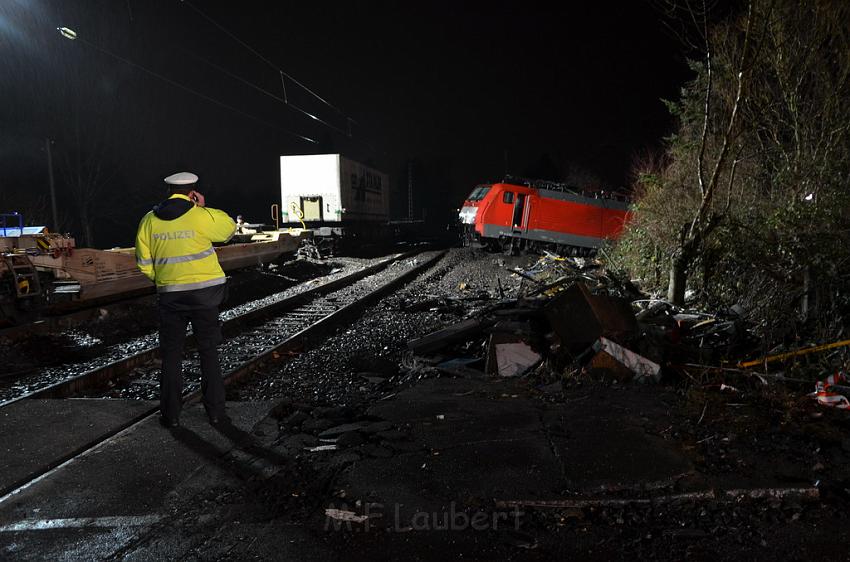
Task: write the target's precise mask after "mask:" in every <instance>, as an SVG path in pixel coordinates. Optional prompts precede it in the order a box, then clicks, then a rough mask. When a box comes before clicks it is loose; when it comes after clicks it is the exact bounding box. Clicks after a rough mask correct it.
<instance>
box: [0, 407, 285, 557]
mask: <svg viewBox="0 0 850 562" xmlns="http://www.w3.org/2000/svg"><path fill="white" fill-rule="evenodd" d="M270 407H271V405H270V404H268V403H262V402H246V403H234V404H228V411H229V412H230V415H231V418H232V419H233V426H234V429H233V430H231V431H229V432H222V431H219V430H217V429H215V428H213V427H211V426H210V425H209V424H208V423H207V421H206V416H205V414H204V411H203V408H202V407H201V406H199V405H194V406H189V407H187V408H186V409H185V411H184V414H183V415H182V416H181V421H182V422H183V426H182V427H181V428H179V429H177V430H165V429H163V428H162V427H160V426H159V423H158V420H157V419H156V417H151V418H149V419H147V420H145V421H144V422H142V423H141V424H139V425H137V426H135V427H133V428H131V429H129V430H127V431H125V432H122V433H119V434H118V435H116V436H115V437H114V438H113V439H112V440H110V441H109V442H108V443H107V444H105V445H103V446H100V447H98V448H96V449H94V450H92V451H90V452H89V453H87V454H84V455H83V456H81V457H78V458H76V459H74V460H73V461H71V462H69V463H67V464H66V465H64V466H62V467H61V469H59V470H55V471H53V472H51V473H48V474H47V475H46V476H45V477H43V478H42V479H41V480H39V481H37V482H36V483H34V484H33V485H31V486H29V487H27V488H26V489H23V490H22V491H20V492H19V493H17V494H15V495H14V496H12V497H8V498H7V499H6V500H5V501H3V502H2V503H0V553H2V556H0V558H2V557H4V556H10V557H14V558H15V559H20V560H42V559H51V560H75V559H92V558H101V557H107V556H113V555H115V554H116V553H119V552H121V551H122V550H123V549H125V548H127V547H128V546H131V545H133V544H134V542H136V541H138V540H139V539H140V537H143V536H144V535H145V534H146V532H147V531H148V530H150V529H151V528H153V527H156V526H157V525H159V524H161V522H162V521H164V520H167V516H169V505H170V504H171V503H173V502H174V501H176V500H180V499H182V500H185V499H186V498H189V497H191V496H192V494H195V493H198V492H199V491H202V490H203V489H205V486H207V485H210V484H211V483H215V485H218V486H221V485H227V482H238V481H239V479H240V477H241V476H242V475H241V474H240V472H241V471H244V472H247V473H251V472H252V471H254V470H255V468H254V467H252V466H251V463H253V462H254V461H255V460H257V459H256V457H255V455H252V454H251V453H240V452H239V446H240V444H238V443H235V441H238V440H240V439H241V438H243V437H247V433H244V432H247V431H250V429H251V428H252V427H253V426H254V425H255V424H256V423H257V422H258V421H260V420H261V419H263V418H264V417H265V416H266V414H267V413H268V411H269V409H270ZM202 466H203V467H209V470H207V471H203V473H204V474H205V475H207V476H208V478H207V479H206V480H204V479H201V480H193V479H192V478H190V477H191V476H192V475H193V474H194V473H195V472H196V471H197V470H198V468H199V467H202ZM261 468H262V467H260V468H257V469H256V470H261ZM184 483H186V486H181V485H182V484H184ZM186 544H191V542H187V543H186Z"/></svg>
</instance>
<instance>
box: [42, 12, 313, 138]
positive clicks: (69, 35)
mask: <svg viewBox="0 0 850 562" xmlns="http://www.w3.org/2000/svg"><path fill="white" fill-rule="evenodd" d="M56 29H57V30H58V31H59V32H60V33H61V34H62V36H63V37H66V38H67V39H71V40H74V41H79V42H81V43H82V44H84V45H86V46H87V47H91V48H92V49H94V50H95V51H97V52H99V53H101V54H104V55H107V56H109V57H112V58H114V59H116V60H119V61H121V62H123V63H124V64H127V65H130V66H132V67H133V68H136V69H138V70H141V71H142V72H144V73H146V74H148V75H150V76H153V77H155V78H158V79H159V80H162V81H163V82H166V83H168V84H170V85H172V86H174V87H176V88H180V89H181V90H184V91H186V92H189V93H191V94H193V95H195V96H198V97H200V98H202V99H204V100H206V101H208V102H210V103H213V104H215V105H218V106H220V107H224V108H225V109H229V110H230V111H233V112H235V113H238V114H239V115H242V116H243V117H247V118H249V119H252V120H254V121H257V122H258V123H261V124H263V125H265V126H267V127H270V128H272V129H276V130H278V131H281V132H283V133H286V134H288V135H292V136H294V137H296V138H299V139H301V140H304V141H307V142H310V143H312V144H318V141H317V140H315V139H311V138H310V137H306V136H304V135H301V134H299V133H296V132H293V131H290V130H289V129H284V128H283V127H280V126H278V125H275V124H274V123H270V122H268V121H266V120H264V119H261V118H259V117H257V116H255V115H251V114H250V113H247V112H245V111H242V110H241V109H239V108H237V107H234V106H232V105H230V104H227V103H225V102H223V101H221V100H218V99H216V98H213V97H211V96H208V95H207V94H205V93H203V92H200V91H198V90H196V89H194V88H191V87H189V86H186V85H185V84H181V83H180V82H177V81H176V80H172V79H171V78H169V77H167V76H164V75H162V74H160V73H158V72H155V71H153V70H151V69H149V68H147V67H145V66H142V65H141V64H139V63H137V62H134V61H132V60H130V59H128V58H126V57H123V56H121V55H119V54H117V53H113V52H112V51H110V50H109V49H106V48H104V47H101V46H100V45H97V44H95V43H92V42H91V41H88V40H86V39H84V38H82V37H80V36H79V35H77V33H76V32H73V31H72V30H70V29H68V28H67V27H57V28H56Z"/></svg>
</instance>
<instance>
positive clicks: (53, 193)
mask: <svg viewBox="0 0 850 562" xmlns="http://www.w3.org/2000/svg"><path fill="white" fill-rule="evenodd" d="M51 144H53V141H52V140H50V137H48V138H46V139H44V150H45V152H47V177H48V178H49V180H50V207H51V210H52V211H53V225H52V226H53V232H59V213H57V212H56V183H55V181H54V180H53V152H51V150H50V145H51Z"/></svg>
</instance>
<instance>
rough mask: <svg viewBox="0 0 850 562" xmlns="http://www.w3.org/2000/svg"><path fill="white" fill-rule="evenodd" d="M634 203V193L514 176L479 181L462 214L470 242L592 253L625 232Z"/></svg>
mask: <svg viewBox="0 0 850 562" xmlns="http://www.w3.org/2000/svg"><path fill="white" fill-rule="evenodd" d="M630 206H631V202H630V200H629V198H628V197H626V196H625V195H623V194H620V193H616V192H605V191H581V190H578V189H575V188H572V187H568V186H566V185H563V184H558V183H554V182H545V181H532V180H517V179H510V180H505V181H502V182H498V183H494V184H485V185H479V186H477V187H476V188H475V189H474V190H473V191H472V193H470V195H469V197H468V198H467V200H466V201H465V202H464V204H463V207H462V208H461V210H460V213H459V218H460V221H461V223H462V226H463V228H464V232H465V234H464V240H465V242H466V243H467V244H469V243H483V244H485V245H488V246H490V247H495V248H502V249H508V248H510V249H519V248H529V249H534V248H552V249H554V250H556V251H558V252H560V253H564V254H568V255H591V254H593V253H595V252H596V250H597V249H599V248H600V247H602V245H603V244H605V242H606V241H608V240H614V239H617V238H618V237H619V236H620V234H621V233H622V231H623V227H624V226H625V224H626V222H628V220H629V219H630V217H631V211H630Z"/></svg>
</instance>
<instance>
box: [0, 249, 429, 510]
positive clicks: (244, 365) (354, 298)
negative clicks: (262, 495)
mask: <svg viewBox="0 0 850 562" xmlns="http://www.w3.org/2000/svg"><path fill="white" fill-rule="evenodd" d="M414 254H417V252H408V253H405V254H398V255H396V256H393V257H391V258H388V259H387V260H384V261H382V262H380V263H378V264H375V265H373V266H370V267H368V268H365V269H364V270H361V271H358V272H355V273H354V274H351V275H349V276H346V277H344V278H341V279H338V280H336V281H332V282H330V283H325V284H323V285H320V286H318V287H316V288H314V289H311V290H310V291H308V292H305V293H302V294H299V295H296V296H295V297H290V298H287V299H284V300H282V301H279V302H276V303H274V304H272V305H269V306H267V307H264V308H262V309H258V310H255V311H252V312H250V313H246V314H243V315H240V316H236V317H234V318H232V319H230V320H228V321H227V322H226V323H225V333H226V334H228V333H229V334H230V336H229V338H230V339H229V342H228V343H229V345H228V347H227V348H226V349H223V350H222V352H221V354H220V356H221V358H222V370H223V372H224V373H225V375H224V382H225V385H232V384H235V383H237V382H239V381H241V380H243V379H245V378H246V377H248V376H250V375H251V374H252V373H254V372H255V371H257V370H259V369H261V368H262V367H263V366H264V365H266V364H268V363H270V362H274V361H278V360H280V358H282V357H285V356H288V355H289V354H291V353H293V352H297V351H300V350H303V349H305V348H306V347H308V346H309V345H310V342H311V341H317V340H319V339H320V338H322V337H323V336H325V335H326V334H328V333H329V332H330V331H331V330H333V329H334V328H337V327H339V326H342V325H344V324H346V323H347V322H349V321H351V320H354V319H355V318H356V317H357V316H359V315H360V314H361V313H362V311H363V310H365V309H366V308H367V307H369V306H371V305H373V304H375V303H376V302H377V301H378V300H379V299H381V298H382V297H384V296H386V295H388V294H390V293H392V292H393V291H395V290H396V289H398V288H400V287H401V286H403V285H404V284H406V283H407V282H409V281H411V280H412V279H414V278H415V277H417V276H418V275H420V274H421V273H423V272H424V271H426V270H427V269H429V268H430V267H431V266H433V265H434V264H435V263H437V262H438V261H439V260H440V259H441V258H442V257H443V255H444V254H445V252H444V251H437V252H432V253H431V255H429V256H427V257H425V258H424V259H422V260H421V261H417V263H415V264H414V265H412V267H410V268H408V269H406V270H405V271H403V272H401V273H400V274H398V275H394V276H392V275H390V276H388V277H389V279H381V280H380V281H379V280H377V279H375V277H376V276H377V275H378V274H380V273H381V272H382V270H384V269H387V268H388V267H390V266H391V265H392V264H394V263H398V262H399V261H401V260H404V259H406V258H410V257H411V256H413V255H414ZM282 314H283V315H285V316H283V317H281V315H282ZM259 342H262V343H259ZM157 352H158V348H157V347H152V348H148V349H144V350H142V351H140V352H138V353H136V354H134V355H133V356H131V357H127V358H124V359H121V360H119V361H116V362H113V363H110V364H108V365H104V366H103V367H100V368H99V369H96V370H94V371H91V372H87V373H84V374H82V375H79V376H77V377H74V378H73V379H71V380H66V381H62V382H60V383H56V384H53V385H50V386H48V387H45V388H42V389H39V390H36V391H33V392H30V393H27V394H25V395H21V396H18V397H16V398H14V399H11V400H6V401H4V402H2V403H0V408H3V407H5V406H9V405H11V404H13V403H16V402H20V401H21V400H25V399H31V398H62V397H69V396H73V395H80V394H81V393H84V392H85V391H87V390H88V391H90V390H91V389H93V388H96V387H97V386H102V385H103V384H104V383H105V382H106V381H108V380H111V379H112V378H114V377H116V376H119V375H121V374H124V375H126V374H127V373H129V372H130V371H132V370H133V369H134V368H136V367H137V366H138V365H140V364H144V363H145V362H148V361H151V360H152V359H153V358H154V357H155V356H156V354H157ZM235 353H238V355H233V354H235ZM184 371H185V366H184ZM184 378H188V377H185V376H184ZM199 399H200V389H199V384H195V385H189V386H188V387H187V386H184V396H183V402H184V404H190V403H193V402H195V401H197V400H199ZM158 410H159V408H158V407H152V408H150V409H148V410H145V411H143V412H142V413H140V414H139V415H137V416H136V417H134V418H133V419H130V420H128V421H126V422H125V423H123V424H120V425H119V426H117V427H114V428H113V429H112V430H111V431H109V432H108V433H105V434H103V435H101V436H100V437H99V438H98V439H97V440H96V441H94V442H90V443H87V444H85V445H84V446H82V447H80V448H79V449H77V450H75V451H72V452H71V453H69V454H66V455H64V456H63V457H61V458H58V459H54V460H52V461H49V462H46V463H45V464H43V465H42V466H41V467H40V469H39V470H38V471H36V472H35V473H32V474H30V475H28V476H27V478H26V479H24V480H22V481H18V482H15V483H14V484H13V485H11V486H7V487H6V488H5V489H0V503H3V502H4V501H6V500H7V499H9V498H11V497H13V496H14V495H15V494H17V493H18V492H20V491H22V490H24V489H26V488H27V487H29V486H30V485H32V484H33V483H35V482H37V481H38V480H40V479H42V478H43V477H45V476H46V475H47V474H49V473H51V472H52V471H55V470H58V469H60V468H61V467H62V466H63V465H65V464H67V463H70V462H73V460H74V459H75V458H78V457H80V456H82V455H87V454H89V453H91V452H92V451H94V450H96V449H98V448H100V447H101V446H103V445H104V444H105V443H107V442H108V441H109V440H111V439H113V438H114V437H116V436H117V435H119V434H123V433H125V432H127V431H129V430H130V429H131V428H132V427H134V426H135V425H137V424H139V423H142V422H143V421H144V420H146V419H148V418H150V417H152V416H155V415H156V414H157V412H158Z"/></svg>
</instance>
